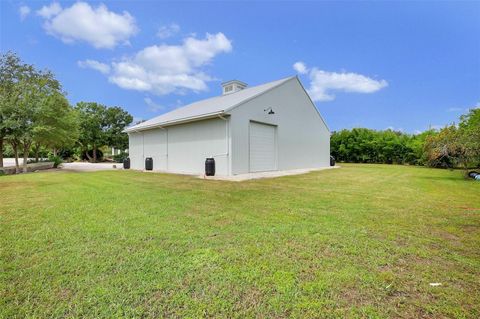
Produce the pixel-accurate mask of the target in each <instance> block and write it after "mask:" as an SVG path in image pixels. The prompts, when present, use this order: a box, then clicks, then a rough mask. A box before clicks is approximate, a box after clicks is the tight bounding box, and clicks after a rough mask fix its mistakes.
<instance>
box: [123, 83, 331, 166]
mask: <svg viewBox="0 0 480 319" xmlns="http://www.w3.org/2000/svg"><path fill="white" fill-rule="evenodd" d="M126 132H127V133H128V136H129V156H130V163H131V168H133V169H138V170H143V169H145V159H146V158H151V159H152V161H153V170H154V171H164V172H172V173H187V174H203V173H204V172H205V160H206V158H214V159H215V166H216V174H217V175H236V174H243V173H251V172H264V171H275V170H290V169H302V168H320V167H327V166H329V165H330V132H329V129H328V127H327V125H326V124H325V121H324V119H323V118H322V116H321V115H320V113H319V111H318V110H317V108H316V107H315V104H314V103H313V102H312V100H311V99H310V97H309V96H308V93H307V92H306V91H305V89H304V87H303V86H302V84H301V83H300V80H299V79H298V77H296V76H294V77H289V78H286V79H282V80H278V81H274V82H269V83H266V84H262V85H258V86H254V87H247V84H245V83H243V82H240V81H237V80H233V81H228V82H225V83H222V95H220V96H216V97H213V98H209V99H206V100H202V101H198V102H195V103H192V104H189V105H187V106H184V107H181V108H178V109H175V110H173V111H171V112H168V113H165V114H163V115H160V116H158V117H155V118H153V119H150V120H148V121H145V122H142V123H140V124H137V125H135V126H131V127H129V128H127V129H126Z"/></svg>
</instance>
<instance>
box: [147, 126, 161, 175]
mask: <svg viewBox="0 0 480 319" xmlns="http://www.w3.org/2000/svg"><path fill="white" fill-rule="evenodd" d="M143 154H144V158H147V157H151V158H152V159H153V170H155V171H166V170H167V130H166V129H160V128H159V129H153V130H148V131H144V132H143Z"/></svg>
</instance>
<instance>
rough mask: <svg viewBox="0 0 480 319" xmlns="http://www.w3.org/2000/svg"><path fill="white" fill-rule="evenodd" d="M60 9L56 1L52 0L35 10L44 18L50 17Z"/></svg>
mask: <svg viewBox="0 0 480 319" xmlns="http://www.w3.org/2000/svg"><path fill="white" fill-rule="evenodd" d="M61 11H62V7H61V6H60V4H58V2H52V3H51V4H50V5H48V6H43V7H42V8H41V9H40V10H38V11H37V14H38V15H39V16H41V17H43V18H45V19H50V18H51V17H53V16H55V15H57V14H59V13H60V12H61Z"/></svg>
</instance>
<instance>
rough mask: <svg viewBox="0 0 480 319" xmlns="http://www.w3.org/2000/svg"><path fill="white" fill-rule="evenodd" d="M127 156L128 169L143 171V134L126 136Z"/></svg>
mask: <svg viewBox="0 0 480 319" xmlns="http://www.w3.org/2000/svg"><path fill="white" fill-rule="evenodd" d="M128 156H129V157H130V167H131V168H132V169H143V168H144V165H143V162H144V157H143V133H142V132H138V133H129V134H128Z"/></svg>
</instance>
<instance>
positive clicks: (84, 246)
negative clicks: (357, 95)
mask: <svg viewBox="0 0 480 319" xmlns="http://www.w3.org/2000/svg"><path fill="white" fill-rule="evenodd" d="M0 227H1V228H0V231H1V233H0V249H1V255H0V256H1V260H0V267H1V271H0V317H2V318H64V317H65V318H72V317H82V318H150V317H152V318H154V317H155V318H158V317H192V318H196V317H217V318H218V317H228V318H245V317H262V318H266V317H270V318H283V317H302V318H304V317H307V318H308V317H322V318H330V317H332V318H333V317H342V318H343V317H352V318H356V317H379V318H382V317H401V318H419V317H428V318H442V317H448V318H452V317H457V318H478V317H479V316H480V183H478V182H473V181H467V180H464V179H463V177H462V175H461V172H451V171H446V170H434V169H427V168H418V167H402V166H387V165H344V167H342V168H341V169H337V170H328V171H321V172H315V173H310V174H306V175H299V176H289V177H282V178H277V179H268V180H256V181H249V182H242V183H233V182H221V181H205V180H199V179H194V178H191V177H188V176H175V175H164V174H147V173H140V172H134V171H108V172H107V171H105V172H93V173H67V172H49V173H34V174H27V175H18V176H4V177H0ZM437 282H438V283H441V284H442V285H441V286H438V287H432V286H431V285H430V283H437Z"/></svg>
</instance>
